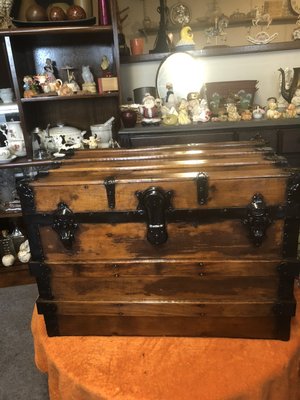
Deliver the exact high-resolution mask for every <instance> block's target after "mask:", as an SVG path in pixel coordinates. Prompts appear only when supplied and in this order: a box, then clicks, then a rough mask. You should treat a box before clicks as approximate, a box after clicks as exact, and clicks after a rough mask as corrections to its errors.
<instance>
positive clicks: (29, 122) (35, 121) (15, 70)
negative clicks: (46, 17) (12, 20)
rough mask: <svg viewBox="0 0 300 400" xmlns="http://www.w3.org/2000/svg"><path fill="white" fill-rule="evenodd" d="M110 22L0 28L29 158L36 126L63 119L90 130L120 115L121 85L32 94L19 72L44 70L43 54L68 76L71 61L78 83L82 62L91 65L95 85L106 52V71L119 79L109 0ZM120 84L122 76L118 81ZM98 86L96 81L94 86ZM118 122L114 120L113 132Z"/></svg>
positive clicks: (113, 6)
mask: <svg viewBox="0 0 300 400" xmlns="http://www.w3.org/2000/svg"><path fill="white" fill-rule="evenodd" d="M111 13H112V20H113V24H112V25H109V26H99V25H93V26H76V25H75V26H59V27H57V26H53V27H48V26H47V27H37V26H36V27H25V28H14V29H9V30H2V31H0V43H1V46H2V48H3V49H4V53H5V57H6V59H7V64H8V67H9V68H8V69H9V73H10V76H11V81H12V85H13V89H14V92H15V96H16V103H17V106H18V108H19V112H20V121H21V126H22V130H23V133H24V138H25V145H26V151H27V158H28V159H30V160H31V159H32V148H31V137H30V132H31V131H32V130H33V129H34V128H35V127H36V126H39V127H40V128H42V129H45V128H46V127H47V125H48V124H50V125H51V126H56V125H57V124H58V123H63V124H65V125H68V126H74V127H76V128H79V129H81V130H85V131H88V130H89V128H90V126H91V125H93V124H99V123H103V122H105V121H106V120H108V119H109V118H110V117H112V116H114V117H115V120H116V121H117V122H118V121H119V118H118V116H119V103H120V90H119V91H118V92H112V93H106V94H95V95H94V94H93V95H89V94H88V95H83V94H78V95H77V94H74V95H72V96H45V95H44V94H42V95H41V96H36V97H32V98H24V96H23V92H24V89H23V84H24V82H23V78H24V77H25V76H26V75H31V76H32V75H36V74H40V73H43V72H44V65H45V61H46V59H47V58H50V59H51V60H52V61H53V62H55V63H56V68H57V71H58V76H57V77H58V78H60V79H61V80H62V81H65V80H66V79H67V77H66V73H65V70H64V69H63V68H64V67H65V66H66V65H72V67H73V68H74V71H75V77H76V81H77V83H78V84H79V85H80V86H81V84H82V83H83V79H82V76H81V68H82V66H83V65H89V67H90V70H91V72H92V74H93V76H94V80H95V83H96V86H97V84H98V78H101V77H102V76H103V72H102V71H101V68H100V63H101V58H102V57H103V56H104V55H105V56H107V58H108V59H109V61H110V70H109V71H110V72H111V74H112V75H113V76H116V77H117V79H118V80H119V75H120V74H119V69H120V62H119V50H118V48H119V47H118V31H117V25H116V21H117V19H116V3H115V1H114V0H111ZM118 86H119V88H120V82H119V84H118ZM97 91H98V86H97ZM118 129H119V126H118V124H116V125H115V126H114V135H116V132H117V131H118Z"/></svg>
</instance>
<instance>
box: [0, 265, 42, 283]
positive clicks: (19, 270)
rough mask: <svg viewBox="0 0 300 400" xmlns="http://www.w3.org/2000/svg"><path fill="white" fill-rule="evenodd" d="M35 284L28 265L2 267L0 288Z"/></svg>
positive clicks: (0, 267) (0, 269) (0, 268)
mask: <svg viewBox="0 0 300 400" xmlns="http://www.w3.org/2000/svg"><path fill="white" fill-rule="evenodd" d="M32 283H35V278H34V277H33V276H31V275H30V272H29V269H28V264H16V265H13V266H12V267H3V266H0V288H4V287H8V286H17V285H29V284H32Z"/></svg>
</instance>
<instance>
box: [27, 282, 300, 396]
mask: <svg viewBox="0 0 300 400" xmlns="http://www.w3.org/2000/svg"><path fill="white" fill-rule="evenodd" d="M295 294H296V297H297V300H298V304H300V289H299V288H296V289H295ZM32 333H33V339H34V347H35V362H36V365H37V367H38V369H39V370H40V371H43V372H46V373H48V382H49V395H50V400H71V399H72V400H112V399H113V400H299V399H300V373H299V367H300V306H299V307H298V308H297V315H296V317H295V318H293V321H292V333H291V339H290V341H288V342H282V341H274V340H253V339H252V340H248V339H219V338H218V339H217V338H173V337H171V338H165V337H156V338H153V337H102V336H99V337H95V336H93V337H82V336H80V337H70V336H68V337H52V338H49V337H48V336H47V333H46V329H45V324H44V320H43V316H41V315H38V314H37V311H36V309H34V312H33V316H32Z"/></svg>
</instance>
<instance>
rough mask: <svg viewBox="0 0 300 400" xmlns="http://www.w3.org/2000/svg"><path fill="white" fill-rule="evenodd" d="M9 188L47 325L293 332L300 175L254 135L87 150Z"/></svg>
mask: <svg viewBox="0 0 300 400" xmlns="http://www.w3.org/2000/svg"><path fill="white" fill-rule="evenodd" d="M18 190H19V194H20V198H21V202H22V208H23V212H24V216H25V220H26V223H27V227H28V235H29V241H30V246H31V252H32V259H31V262H30V271H31V273H32V274H33V275H34V276H35V277H36V281H37V285H38V289H39V298H38V300H37V307H38V312H39V313H41V314H43V315H44V318H45V322H46V326H47V331H48V334H49V335H50V336H57V335H154V336H156V335H168V336H214V337H220V336H221V337H241V338H268V339H281V340H288V339H289V333H290V322H291V318H292V317H293V315H294V314H295V308H296V304H295V299H294V296H293V288H294V280H295V278H296V277H298V274H299V261H298V260H297V245H298V235H299V215H300V176H299V173H298V172H297V171H291V170H289V168H288V167H287V165H286V163H285V160H284V159H282V158H279V157H277V156H276V155H274V154H273V153H272V150H271V149H270V148H267V147H264V146H263V145H262V143H260V142H224V143H207V144H193V145H186V146H184V145H174V146H163V147H156V148H150V147H149V148H144V149H129V150H128V149H127V150H124V149H117V150H95V151H90V150H89V151H85V150H83V151H79V152H77V153H76V154H75V155H74V156H73V157H70V158H66V159H65V160H64V161H60V162H57V163H54V164H53V168H51V169H50V170H49V171H48V172H47V173H43V174H39V175H38V176H37V177H36V179H34V180H32V181H24V182H22V183H21V184H20V185H19V188H18Z"/></svg>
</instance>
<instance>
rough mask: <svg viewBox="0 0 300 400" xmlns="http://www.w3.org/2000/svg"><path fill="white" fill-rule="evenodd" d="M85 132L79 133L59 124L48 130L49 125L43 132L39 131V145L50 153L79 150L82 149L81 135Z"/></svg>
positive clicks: (75, 129)
mask: <svg viewBox="0 0 300 400" xmlns="http://www.w3.org/2000/svg"><path fill="white" fill-rule="evenodd" d="M85 133H86V131H81V130H80V129H77V128H75V127H72V126H65V125H63V124H60V125H58V126H55V127H52V128H50V125H48V126H47V128H46V129H45V130H44V131H41V134H40V139H41V144H42V145H43V147H44V148H45V149H46V150H49V151H50V152H51V153H53V152H59V151H60V150H69V149H81V148H83V142H82V139H83V135H84V134H85Z"/></svg>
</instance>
